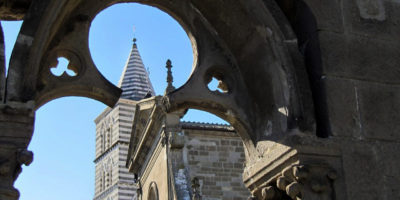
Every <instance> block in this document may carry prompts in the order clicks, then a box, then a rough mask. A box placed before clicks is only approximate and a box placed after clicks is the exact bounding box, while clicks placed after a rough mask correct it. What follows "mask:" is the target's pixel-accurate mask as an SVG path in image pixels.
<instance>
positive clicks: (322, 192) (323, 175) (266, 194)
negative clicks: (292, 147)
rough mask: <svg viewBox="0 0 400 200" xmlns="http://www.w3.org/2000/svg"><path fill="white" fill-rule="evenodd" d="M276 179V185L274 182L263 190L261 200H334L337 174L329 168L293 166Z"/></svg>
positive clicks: (321, 166)
mask: <svg viewBox="0 0 400 200" xmlns="http://www.w3.org/2000/svg"><path fill="white" fill-rule="evenodd" d="M276 177H277V178H276V179H275V185H274V184H273V181H272V182H270V183H269V184H268V185H267V186H265V187H263V188H262V189H261V193H260V194H261V197H262V198H261V199H263V200H277V199H293V200H300V199H305V200H310V199H311V200H313V199H326V200H327V199H334V198H333V196H334V195H333V191H334V189H333V181H334V180H335V179H336V178H337V173H336V171H335V170H333V169H331V168H330V167H328V166H325V165H321V164H316V165H312V164H310V165H292V166H289V167H286V168H285V169H283V170H282V171H281V173H279V174H277V176H276Z"/></svg>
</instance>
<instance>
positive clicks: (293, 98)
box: [6, 0, 314, 162]
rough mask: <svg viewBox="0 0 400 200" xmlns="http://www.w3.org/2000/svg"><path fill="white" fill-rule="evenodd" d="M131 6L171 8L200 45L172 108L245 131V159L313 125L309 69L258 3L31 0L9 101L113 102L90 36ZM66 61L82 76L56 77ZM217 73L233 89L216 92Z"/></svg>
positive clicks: (170, 101)
mask: <svg viewBox="0 0 400 200" xmlns="http://www.w3.org/2000/svg"><path fill="white" fill-rule="evenodd" d="M123 2H137V3H144V4H147V5H151V6H155V7H157V8H159V9H161V10H163V11H165V12H167V13H169V14H170V15H172V16H173V17H174V18H175V19H176V20H177V21H178V22H179V23H180V24H181V25H182V27H183V28H184V29H185V30H186V32H187V33H188V36H189V38H190V39H191V41H192V46H193V51H194V64H193V70H192V74H191V76H190V78H189V80H188V81H187V82H186V83H185V84H184V85H183V86H182V87H180V88H178V89H176V90H175V91H172V92H171V93H169V94H167V95H166V97H165V101H164V103H165V108H166V111H167V112H175V111H179V110H185V109H188V108H195V109H200V110H205V111H208V112H211V113H213V114H215V115H217V116H219V117H221V118H223V119H225V120H226V121H228V122H229V123H231V124H232V125H233V126H234V127H235V129H236V130H237V132H238V133H239V135H240V136H241V138H242V140H243V142H244V145H245V149H246V158H247V162H256V161H257V160H258V159H259V157H260V156H262V155H263V154H264V152H266V150H265V149H266V148H264V147H259V146H260V145H259V143H260V141H280V142H281V141H283V140H285V138H286V137H287V136H288V135H290V132H291V131H292V130H293V129H297V128H302V130H303V131H310V132H311V131H313V123H314V122H313V116H312V114H310V113H312V112H310V110H312V108H313V106H312V103H311V101H309V99H310V95H309V94H310V92H309V91H308V90H309V89H308V83H307V82H304V81H302V78H304V77H303V76H307V73H306V72H305V70H304V68H302V66H301V64H300V65H299V64H298V63H295V61H298V60H296V53H293V52H290V50H291V49H290V44H288V42H287V41H286V40H285V37H284V35H283V34H284V31H283V30H282V27H281V26H280V25H282V23H281V21H279V20H276V18H275V17H274V16H273V14H272V12H271V11H270V9H269V8H268V7H267V6H265V5H264V3H263V2H262V1H257V0H254V1H240V2H238V3H236V4H233V3H232V2H231V1H219V2H218V3H216V2H214V1H212V0H205V1H204V0H203V1H164V0H151V1H143V0H105V1H100V2H99V1H96V0H85V1H84V0H78V1H73V2H72V1H67V0H61V1H57V2H55V1H50V0H44V1H33V2H32V5H31V8H32V9H31V11H29V14H28V15H26V17H25V20H24V23H23V25H22V28H21V32H20V37H19V39H18V41H17V44H16V46H15V48H14V50H13V54H12V58H11V62H10V72H9V78H8V81H7V97H6V100H7V101H8V102H13V101H17V102H29V101H32V102H35V106H34V109H37V108H38V107H40V106H41V105H43V104H45V103H46V102H48V101H51V100H52V99H55V98H59V97H63V96H71V95H73V96H84V97H89V98H93V99H97V100H99V101H102V102H103V103H105V104H107V105H109V106H112V105H113V104H115V102H116V101H117V99H118V97H119V94H120V93H121V91H120V89H118V88H116V87H115V86H114V85H112V84H111V83H110V82H108V81H107V80H106V79H105V78H104V77H103V76H102V75H101V73H100V72H99V71H98V70H97V68H96V66H95V65H94V63H93V61H92V59H91V56H90V52H89V48H88V32H89V27H90V24H91V21H92V20H93V18H94V17H95V16H96V14H97V13H99V12H100V11H101V10H103V9H105V8H107V7H109V6H111V5H113V4H115V3H123ZM33 38H34V40H33ZM58 57H65V58H67V59H68V60H69V61H70V64H71V65H70V66H69V68H71V69H73V70H74V71H76V72H77V75H76V76H74V77H67V76H63V75H62V76H60V77H54V76H51V74H49V71H50V70H49V69H50V68H51V67H54V66H55V65H56V64H57V63H56V60H57V58H58ZM25 66H28V67H25ZM210 77H216V78H218V79H220V80H221V81H222V82H224V84H225V85H226V86H227V87H228V88H229V92H227V93H226V94H220V93H217V92H213V91H210V90H209V89H208V88H207V81H208V80H209V79H210ZM21 79H22V80H24V81H22V82H21V81H19V80H21ZM281 143H284V142H281Z"/></svg>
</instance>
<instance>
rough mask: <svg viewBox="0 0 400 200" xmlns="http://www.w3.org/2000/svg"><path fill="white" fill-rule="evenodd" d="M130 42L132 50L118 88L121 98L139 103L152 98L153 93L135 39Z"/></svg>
mask: <svg viewBox="0 0 400 200" xmlns="http://www.w3.org/2000/svg"><path fill="white" fill-rule="evenodd" d="M132 41H133V45H132V50H131V52H130V54H129V58H128V60H127V61H126V64H125V67H124V71H123V72H122V75H121V78H120V80H119V83H118V87H120V88H121V89H122V94H121V98H123V99H130V100H135V101H139V100H142V99H144V98H145V97H149V96H154V95H155V92H154V89H153V85H152V84H151V82H150V79H149V74H148V72H147V70H146V68H145V67H144V64H143V61H142V58H141V57H140V54H139V50H138V48H137V44H136V42H137V39H136V38H133V40H132Z"/></svg>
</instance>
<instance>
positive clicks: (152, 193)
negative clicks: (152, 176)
mask: <svg viewBox="0 0 400 200" xmlns="http://www.w3.org/2000/svg"><path fill="white" fill-rule="evenodd" d="M147 200H158V188H157V184H156V183H155V182H152V183H151V184H150V188H149V196H148V198H147Z"/></svg>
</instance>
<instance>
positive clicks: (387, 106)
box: [0, 0, 400, 200]
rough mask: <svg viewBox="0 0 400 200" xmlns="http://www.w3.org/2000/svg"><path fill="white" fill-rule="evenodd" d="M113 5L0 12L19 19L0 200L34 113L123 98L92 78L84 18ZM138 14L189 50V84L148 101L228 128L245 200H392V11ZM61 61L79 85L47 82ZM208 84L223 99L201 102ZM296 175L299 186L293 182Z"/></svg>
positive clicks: (320, 8)
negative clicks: (174, 23)
mask: <svg viewBox="0 0 400 200" xmlns="http://www.w3.org/2000/svg"><path fill="white" fill-rule="evenodd" d="M21 2H22V3H23V4H19V3H21ZM117 2H130V1H129V0H123V1H117V0H104V1H97V0H74V1H67V0H59V1H50V0H41V1H38V0H37V1H27V0H14V1H2V2H0V17H1V18H2V19H5V18H13V19H21V18H22V16H24V23H23V25H22V27H21V32H20V34H19V36H18V39H17V42H16V45H15V46H14V50H13V53H12V56H11V60H10V68H9V72H8V75H7V79H6V84H3V82H2V83H1V84H0V85H1V86H2V87H3V88H4V90H5V91H4V92H2V93H1V94H2V95H3V96H4V98H3V99H2V101H1V105H0V107H1V108H2V112H0V119H1V121H0V127H1V128H2V129H1V132H0V141H1V142H0V149H2V150H1V152H0V162H2V163H11V165H8V164H7V165H6V167H4V170H3V172H2V173H3V176H4V177H6V178H2V179H0V180H1V181H0V185H1V190H0V196H1V197H2V199H5V200H15V199H17V198H18V197H17V196H18V195H17V193H16V191H15V190H14V189H13V188H12V183H13V182H14V181H15V178H16V176H15V174H18V173H14V172H18V171H19V170H18V169H19V168H20V165H21V164H23V163H26V164H27V163H28V162H22V161H21V160H20V159H19V157H17V156H15V153H16V152H17V151H18V152H19V150H18V149H20V148H21V149H22V150H24V149H25V148H26V146H27V145H28V143H29V141H30V137H31V134H32V130H33V120H34V117H33V116H34V113H33V112H34V109H37V108H38V107H40V106H41V105H43V104H44V103H46V102H48V101H50V100H52V99H54V98H58V97H62V96H69V95H78V96H85V97H89V98H93V99H97V100H99V101H102V102H104V103H105V104H107V105H110V106H112V105H114V104H115V103H116V101H117V99H118V96H119V94H120V93H121V91H120V90H119V89H118V88H116V87H115V86H113V85H112V84H111V83H109V82H108V81H107V80H105V78H104V77H103V76H102V75H101V74H100V73H99V72H98V70H97V69H96V67H95V66H94V64H93V61H92V59H91V57H90V53H89V48H88V46H87V44H88V40H87V36H88V31H89V27H90V23H91V20H92V19H93V18H94V17H95V15H96V14H97V13H98V12H100V11H101V10H102V9H104V8H106V7H108V6H110V5H112V4H114V3H117ZM135 2H139V3H144V4H148V5H152V6H155V7H158V8H160V9H162V10H164V11H166V12H168V13H169V14H171V16H174V17H175V18H176V19H177V20H178V21H179V22H180V24H182V26H183V28H184V29H185V30H186V31H187V32H188V33H189V36H190V37H191V40H192V42H193V49H194V55H195V61H196V63H195V66H194V69H193V73H192V74H191V77H190V78H189V80H188V82H187V83H186V84H185V85H183V86H182V87H181V88H177V89H176V90H174V91H172V92H170V93H168V94H166V96H165V97H164V98H163V99H162V100H160V102H158V104H160V105H162V106H160V107H162V108H160V110H162V112H166V113H174V112H183V110H185V109H187V108H197V109H202V110H205V111H208V112H211V113H214V114H216V115H218V116H220V117H221V118H223V119H225V120H227V121H228V122H229V123H231V125H232V126H233V127H234V128H235V130H236V131H237V133H238V135H239V136H240V137H241V139H242V141H243V144H244V151H245V157H246V166H245V169H244V174H243V177H244V182H245V185H246V187H247V188H249V190H250V191H251V193H252V196H251V197H250V199H290V198H291V199H294V198H300V196H301V195H299V194H301V193H304V194H307V195H306V196H303V197H302V198H303V199H312V200H313V199H397V198H398V196H399V194H398V191H399V187H398V183H399V181H398V180H399V179H400V174H398V173H397V171H396V170H395V169H398V168H399V167H400V163H399V158H398V156H397V155H398V150H397V146H399V137H398V135H399V134H398V133H399V131H400V130H399V129H400V127H399V125H398V124H399V123H398V122H399V114H398V113H399V112H398V111H399V110H400V105H399V98H400V97H399V79H398V77H399V63H400V61H399V53H400V40H399V32H400V25H399V24H400V12H398V10H399V8H400V2H399V1H398V0H346V1H344V0H342V1H339V0H321V1H317V0H304V1H300V0H296V1H295V0H280V1H262V0H238V1H236V2H235V3H232V1H231V0H218V1H215V0H192V1H182V0H170V1H164V0H146V1H144V0H138V1H135ZM9 3H10V4H9ZM13 5H14V6H15V5H16V9H10V8H13ZM28 5H30V6H29V9H27V6H28ZM10 16H11V17H10ZM283 16H286V17H283ZM297 45H298V49H296V46H297ZM3 56H4V55H3ZM60 56H63V57H66V58H67V59H68V60H70V62H71V63H73V66H74V67H75V68H74V69H73V70H75V71H76V72H77V74H78V75H77V76H76V77H68V76H61V77H54V76H52V75H51V74H49V68H51V67H54V66H55V65H56V64H57V63H56V62H55V61H56V58H57V57H60ZM303 61H304V64H301V63H302V62H303ZM299 63H300V64H299ZM71 67H72V66H71ZM212 77H214V78H217V79H218V80H221V81H222V82H223V85H225V86H226V88H228V89H229V92H227V93H218V92H213V91H209V90H208V89H207V87H206V85H207V83H208V82H209V80H211V78H212ZM3 79H4V78H3ZM4 86H6V87H4ZM29 109H30V110H29ZM160 110H159V111H160ZM313 113H315V114H313ZM145 115H146V118H148V117H149V116H150V115H151V113H150V112H149V113H147V114H145ZM158 121H160V119H154V122H155V124H153V125H159V124H157V123H158ZM137 126H138V128H140V127H141V126H143V125H141V124H137ZM175 128H176V127H175ZM321 130H322V131H321ZM172 132H173V131H172ZM317 135H318V136H321V137H324V138H319V137H317ZM139 139H140V138H133V139H132V140H133V141H137V140H139ZM148 139H154V138H151V137H150V138H148ZM132 140H131V145H132ZM10 145H11V146H12V148H11V150H10V148H9V146H10ZM180 145H181V144H177V146H180ZM133 147H134V149H135V148H136V147H135V146H133ZM143 148H144V149H143V151H142V152H144V153H143V155H140V156H139V157H137V159H138V161H139V162H144V159H145V157H146V152H148V150H149V149H146V148H149V147H148V146H146V145H144V146H143ZM203 153H204V154H206V152H203ZM4 160H7V162H4ZM27 160H29V159H25V161H27ZM132 168H133V169H134V170H136V169H138V168H139V167H138V166H132ZM297 168H302V169H303V168H304V169H307V170H306V171H308V173H306V174H308V175H309V176H304V178H301V177H303V175H304V174H303V175H299V174H297V172H296V174H297V175H295V173H294V172H293V173H291V172H290V169H293V170H297ZM288 170H289V171H288ZM333 171H335V173H331V172H333ZM289 172H290V173H289ZM174 173H175V172H174ZM300 174H302V173H300ZM327 176H328V177H329V179H327V178H326V177H327ZM293 177H295V179H294V178H293ZM278 180H279V181H278ZM315 181H317V182H318V181H322V182H324V183H326V182H327V181H330V183H331V184H320V183H315ZM278 183H279V184H278ZM149 188H150V189H151V190H150V191H155V189H154V188H155V187H154V186H151V187H150V186H149ZM151 194H154V195H155V193H151ZM273 194H274V195H273ZM332 194H335V195H332Z"/></svg>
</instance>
